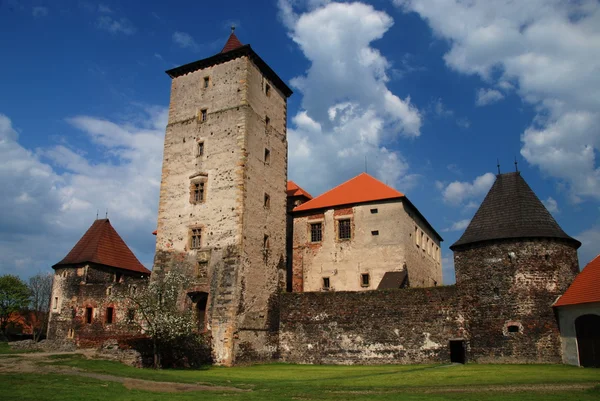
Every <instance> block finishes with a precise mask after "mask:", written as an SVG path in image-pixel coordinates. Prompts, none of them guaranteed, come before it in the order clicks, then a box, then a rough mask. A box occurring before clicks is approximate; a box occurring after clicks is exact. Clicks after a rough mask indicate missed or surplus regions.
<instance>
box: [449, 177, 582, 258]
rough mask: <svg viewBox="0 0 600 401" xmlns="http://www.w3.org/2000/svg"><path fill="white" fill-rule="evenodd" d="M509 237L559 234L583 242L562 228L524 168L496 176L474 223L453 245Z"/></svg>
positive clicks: (458, 245)
mask: <svg viewBox="0 0 600 401" xmlns="http://www.w3.org/2000/svg"><path fill="white" fill-rule="evenodd" d="M509 238H559V239H564V240H567V241H570V242H571V243H572V244H573V245H574V246H575V247H576V248H579V246H581V243H580V242H579V241H577V240H576V239H574V238H572V237H570V236H568V235H567V234H566V233H565V232H564V231H563V230H562V228H560V226H559V225H558V223H557V222H556V220H554V218H553V217H552V215H551V214H550V212H548V210H547V209H546V207H545V206H544V205H543V204H542V202H541V201H540V200H539V199H538V197H537V196H536V195H535V193H534V192H533V191H532V190H531V188H530V187H529V185H527V183H526V182H525V180H524V179H523V177H521V173H520V172H514V173H506V174H499V175H497V176H496V182H494V185H492V188H491V189H490V191H489V192H488V194H487V195H486V197H485V199H484V200H483V203H482V204H481V206H480V207H479V209H478V210H477V213H475V216H474V217H473V219H472V220H471V223H470V224H469V226H468V227H467V229H466V230H465V232H464V234H463V235H462V237H460V239H459V240H458V241H456V242H455V243H454V244H453V245H452V246H451V247H450V249H452V250H455V249H456V248H460V247H462V246H465V245H469V244H473V243H477V242H482V241H490V240H499V239H509Z"/></svg>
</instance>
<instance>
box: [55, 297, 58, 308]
mask: <svg viewBox="0 0 600 401" xmlns="http://www.w3.org/2000/svg"><path fill="white" fill-rule="evenodd" d="M54 309H58V297H54Z"/></svg>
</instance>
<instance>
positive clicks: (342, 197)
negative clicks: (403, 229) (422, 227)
mask: <svg viewBox="0 0 600 401" xmlns="http://www.w3.org/2000/svg"><path fill="white" fill-rule="evenodd" d="M402 197H404V194H403V193H402V192H398V191H396V190H395V189H394V188H392V187H389V186H387V185H385V184H384V183H383V182H381V181H379V180H376V179H375V178H373V177H371V176H370V175H369V174H367V173H362V174H360V175H357V176H356V177H354V178H352V179H351V180H348V181H346V182H344V183H343V184H340V185H338V186H337V187H335V188H333V189H331V190H329V191H327V192H325V193H324V194H321V195H319V196H317V197H316V198H313V199H312V200H310V201H308V202H306V203H303V204H301V205H300V206H297V207H296V208H294V212H301V211H305V210H313V209H324V208H330V207H334V206H342V205H350V204H356V203H365V202H372V201H378V200H385V199H394V198H402Z"/></svg>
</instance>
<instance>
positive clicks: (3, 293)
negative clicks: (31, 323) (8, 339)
mask: <svg viewBox="0 0 600 401" xmlns="http://www.w3.org/2000/svg"><path fill="white" fill-rule="evenodd" d="M30 296H31V292H30V291H29V288H28V287H27V284H25V283H24V282H23V281H22V280H21V279H20V278H19V277H17V276H13V275H10V274H7V275H4V276H0V330H2V333H3V334H4V335H5V336H6V334H7V328H8V323H9V322H10V320H11V315H12V314H13V313H15V312H20V311H21V310H23V309H25V308H26V307H27V305H29V301H30V299H29V297H30Z"/></svg>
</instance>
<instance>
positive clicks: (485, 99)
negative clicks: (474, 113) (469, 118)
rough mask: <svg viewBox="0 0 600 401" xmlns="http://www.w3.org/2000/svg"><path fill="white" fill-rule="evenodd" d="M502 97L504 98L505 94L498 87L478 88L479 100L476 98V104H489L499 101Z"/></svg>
mask: <svg viewBox="0 0 600 401" xmlns="http://www.w3.org/2000/svg"><path fill="white" fill-rule="evenodd" d="M502 99H504V95H503V94H502V92H500V91H499V90H497V89H485V88H479V90H477V100H475V104H476V105H477V106H487V105H488V104H492V103H496V102H499V101H500V100H502Z"/></svg>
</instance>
